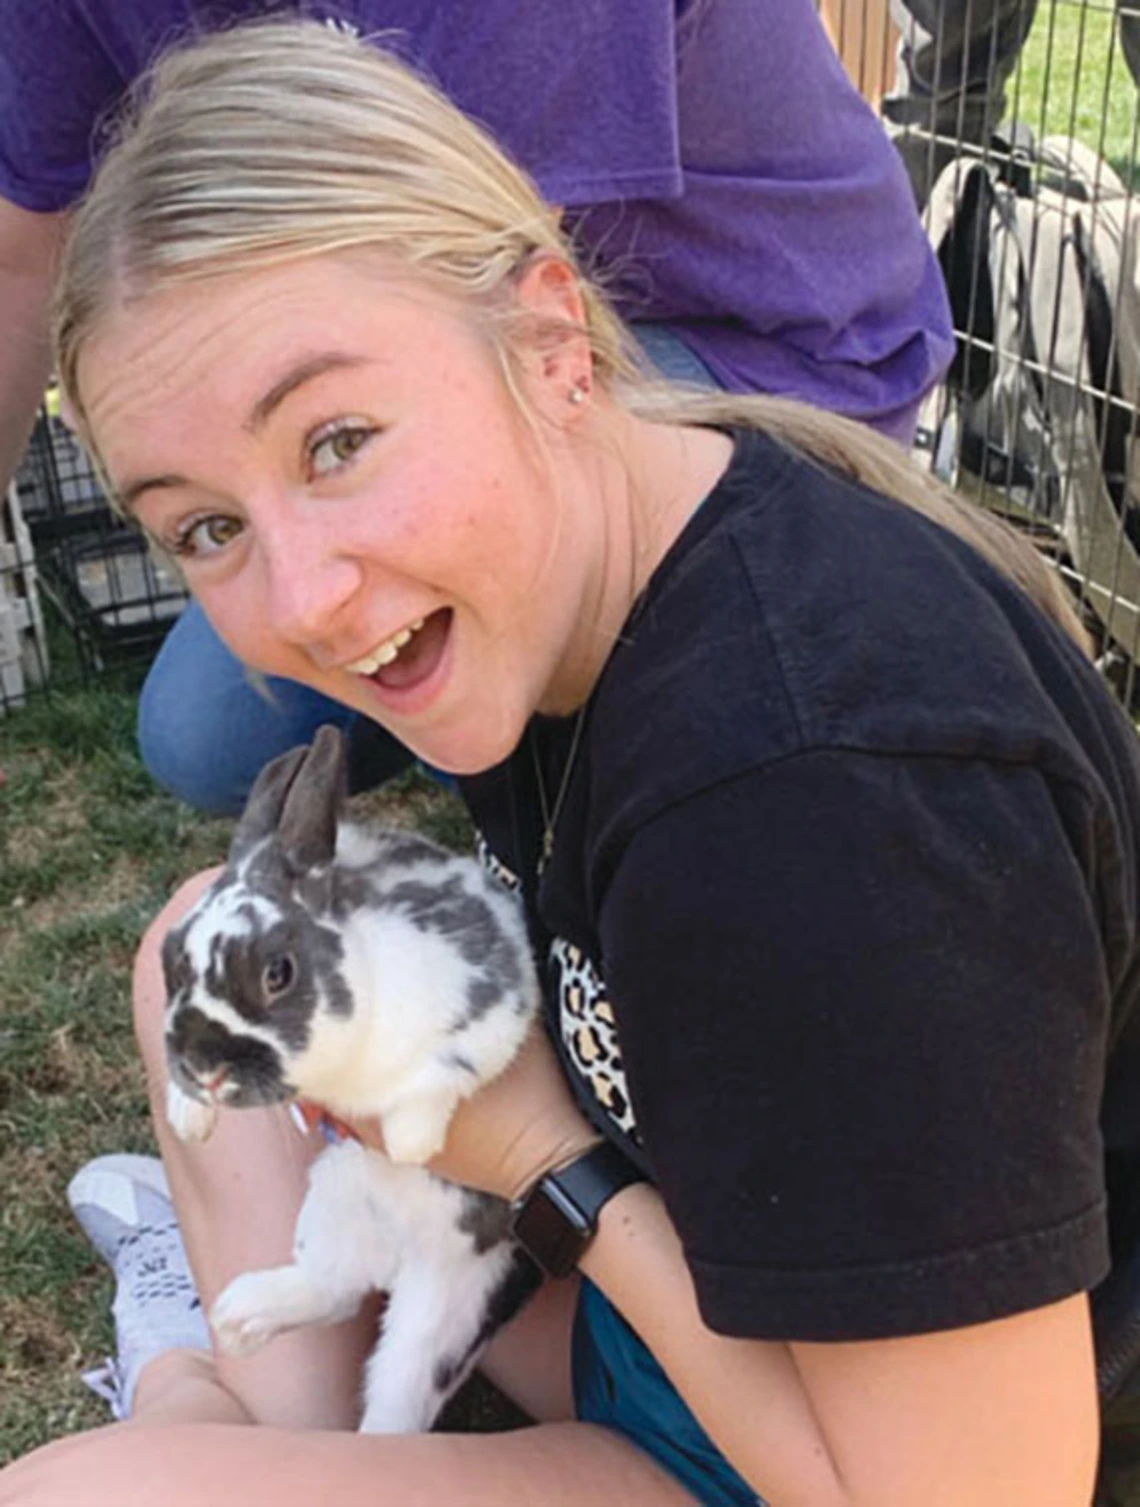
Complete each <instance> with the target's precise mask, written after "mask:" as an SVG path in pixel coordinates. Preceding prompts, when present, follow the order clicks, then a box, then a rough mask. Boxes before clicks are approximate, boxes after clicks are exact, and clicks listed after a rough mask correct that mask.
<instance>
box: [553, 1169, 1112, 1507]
mask: <svg viewBox="0 0 1140 1507" xmlns="http://www.w3.org/2000/svg"><path fill="white" fill-rule="evenodd" d="M581 1268H582V1271H583V1272H584V1273H585V1274H586V1275H587V1276H588V1277H589V1278H590V1279H591V1280H592V1281H593V1282H594V1283H596V1285H597V1286H598V1287H600V1288H601V1289H602V1291H603V1292H604V1293H605V1294H606V1296H607V1297H608V1298H609V1299H610V1300H611V1302H613V1303H614V1304H615V1306H616V1307H617V1308H618V1309H619V1310H620V1311H621V1313H622V1314H623V1315H624V1317H625V1318H626V1319H627V1321H628V1322H629V1323H630V1324H631V1325H632V1326H633V1328H634V1329H636V1330H637V1332H638V1333H639V1334H640V1336H641V1338H642V1339H643V1340H644V1341H645V1343H646V1344H647V1345H648V1346H649V1348H650V1349H651V1350H652V1351H653V1353H654V1355H655V1356H656V1357H657V1359H658V1360H659V1361H660V1363H661V1365H662V1366H663V1367H664V1368H665V1370H666V1371H667V1373H668V1374H669V1377H670V1379H671V1380H672V1381H673V1383H674V1385H675V1386H676V1387H677V1389H678V1391H679V1392H680V1393H681V1394H682V1396H683V1397H684V1398H685V1401H686V1402H687V1403H688V1404H689V1406H690V1408H691V1409H692V1410H693V1412H694V1413H695V1414H696V1416H697V1417H698V1418H699V1419H700V1421H701V1423H702V1425H703V1426H704V1428H705V1429H706V1430H707V1432H708V1433H709V1435H710V1437H711V1438H713V1439H714V1440H715V1441H716V1443H717V1444H718V1445H719V1447H720V1448H721V1450H722V1451H723V1452H724V1454H725V1455H726V1456H727V1457H728V1459H729V1460H730V1461H731V1462H732V1464H733V1465H734V1466H735V1467H736V1469H737V1470H739V1471H740V1473H741V1474H742V1475H743V1476H744V1477H745V1479H747V1480H748V1481H749V1482H751V1484H752V1485H754V1486H755V1488H756V1490H757V1491H758V1492H759V1493H760V1494H761V1495H763V1496H764V1497H765V1498H766V1499H767V1500H768V1501H769V1502H770V1503H771V1504H772V1507H916V1504H922V1507H1011V1504H1012V1503H1030V1502H1032V1503H1033V1507H1088V1503H1089V1502H1090V1500H1091V1497H1092V1490H1093V1476H1094V1473H1095V1465H1096V1449H1097V1408H1096V1389H1095V1379H1094V1368H1093V1354H1092V1340H1091V1333H1090V1327H1089V1322H1088V1312H1087V1302H1086V1299H1085V1298H1084V1296H1083V1295H1078V1296H1076V1297H1073V1298H1068V1299H1065V1300H1063V1301H1062V1302H1060V1303H1056V1304H1053V1305H1051V1306H1049V1307H1047V1308H1041V1309H1037V1310H1035V1311H1033V1312H1030V1313H1026V1314H1021V1315H1018V1316H1017V1317H1014V1318H1008V1319H1001V1320H997V1321H995V1322H993V1323H989V1324H979V1325H974V1326H971V1327H968V1328H963V1329H956V1330H950V1331H946V1332H943V1333H939V1334H931V1335H922V1336H917V1337H913V1338H905V1339H893V1340H878V1341H872V1342H866V1343H854V1344H853V1343H842V1344H810V1345H807V1344H783V1343H768V1342H764V1341H759V1340H740V1339H730V1338H726V1337H724V1336H722V1335H717V1334H714V1333H712V1331H711V1330H709V1329H707V1328H706V1327H705V1325H704V1324H703V1322H702V1321H701V1318H700V1315H699V1313H698V1311H697V1306H696V1298H695V1294H694V1291H693V1286H692V1282H691V1280H690V1278H689V1273H688V1269H687V1267H686V1265H685V1261H684V1256H683V1253H682V1250H681V1246H680V1243H679V1241H678V1240H677V1237H676V1234H675V1232H674V1230H673V1227H672V1225H671V1223H670V1221H669V1217H668V1214H667V1213H666V1212H665V1209H664V1206H663V1205H662V1203H661V1200H660V1198H659V1197H658V1195H657V1194H656V1193H655V1192H654V1191H653V1190H652V1189H650V1188H649V1187H647V1186H644V1185H642V1186H637V1187H633V1188H628V1189H626V1190H625V1191H624V1192H623V1193H620V1194H619V1195H618V1196H617V1197H616V1198H614V1199H613V1200H612V1201H611V1202H610V1203H609V1204H607V1205H606V1207H605V1208H604V1209H603V1211H602V1215H601V1219H600V1221H599V1226H598V1234H597V1236H596V1238H595V1240H594V1241H593V1243H592V1244H591V1246H590V1247H589V1249H588V1250H587V1251H586V1253H585V1256H584V1257H583V1260H582V1263H581Z"/></svg>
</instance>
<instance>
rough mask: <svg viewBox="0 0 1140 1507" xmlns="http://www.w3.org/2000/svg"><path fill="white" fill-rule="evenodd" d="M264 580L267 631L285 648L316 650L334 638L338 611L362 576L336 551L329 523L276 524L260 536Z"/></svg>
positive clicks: (332, 524) (347, 556)
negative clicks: (263, 552) (282, 641)
mask: <svg viewBox="0 0 1140 1507" xmlns="http://www.w3.org/2000/svg"><path fill="white" fill-rule="evenodd" d="M262 547H263V549H264V551H265V557H266V569H267V575H268V601H267V604H266V605H267V612H268V617H269V624H268V626H269V627H270V628H271V629H272V630H273V631H274V632H276V633H278V634H279V635H280V636H281V637H282V638H284V639H285V640H287V641H288V642H289V643H291V644H293V645H295V646H297V647H299V648H305V649H312V648H313V647H319V646H320V645H321V644H322V642H323V641H326V640H328V639H329V638H331V637H332V635H333V634H334V633H335V631H336V628H337V624H338V620H339V617H340V614H341V613H342V611H343V610H344V609H345V608H346V607H347V606H348V605H349V603H350V602H351V601H352V598H353V597H354V596H355V595H356V592H357V591H358V590H359V588H360V584H361V579H362V574H361V570H360V567H359V565H358V564H357V562H356V561H355V560H354V559H353V557H352V556H351V554H349V553H347V552H345V551H344V550H343V549H342V548H340V547H338V545H337V540H336V536H335V520H334V519H331V518H329V516H328V514H327V513H326V515H325V517H324V518H323V519H320V520H314V521H313V522H309V523H306V522H304V521H302V520H296V519H295V520H293V521H291V522H288V523H278V525H277V526H275V527H274V528H273V530H272V531H271V532H270V534H269V535H268V537H267V536H266V535H265V534H264V533H263V535H262Z"/></svg>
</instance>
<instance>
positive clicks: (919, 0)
mask: <svg viewBox="0 0 1140 1507" xmlns="http://www.w3.org/2000/svg"><path fill="white" fill-rule="evenodd" d="M1116 9H1117V16H1118V18H1119V22H1120V48H1121V51H1122V52H1123V54H1124V58H1125V61H1126V62H1127V64H1128V67H1129V69H1130V70H1131V73H1132V77H1133V78H1134V79H1135V80H1136V81H1137V82H1138V83H1140V12H1138V11H1137V7H1136V0H1116ZM891 11H892V14H893V17H894V20H895V21H896V23H897V24H898V26H899V29H900V30H901V32H902V42H901V44H900V46H899V59H898V80H897V83H896V86H895V88H894V90H893V92H892V93H891V94H889V95H888V96H887V97H886V99H884V101H883V115H884V117H885V118H886V121H887V129H888V130H889V131H890V132H891V135H892V137H893V138H894V142H895V145H896V147H898V149H899V152H900V154H901V155H902V159H903V162H904V163H905V164H906V169H907V172H908V173H909V174H910V180H911V183H912V185H913V187H914V191H915V195H916V197H917V199H918V202H919V204H920V205H922V204H925V202H926V198H927V195H928V194H929V192H930V189H931V186H932V185H933V183H934V180H935V178H936V177H937V176H938V174H939V173H940V172H941V170H942V168H943V167H945V165H946V164H947V163H948V162H949V161H951V159H952V158H953V157H955V156H956V155H957V153H958V150H959V147H958V143H959V142H967V143H970V144H972V145H974V146H977V147H984V146H985V144H986V143H987V142H988V140H989V138H990V136H991V134H992V133H993V131H994V130H995V129H996V128H997V127H998V126H999V125H1000V124H1001V120H1002V117H1003V116H1004V114H1005V106H1006V95H1005V86H1006V84H1007V82H1008V81H1009V77H1010V75H1011V74H1012V73H1013V70H1014V69H1015V68H1016V67H1017V60H1018V57H1019V56H1020V54H1021V49H1022V46H1023V45H1024V43H1025V39H1026V37H1028V35H1029V32H1030V29H1031V27H1032V26H1033V20H1034V17H1035V16H1036V14H1037V0H891Z"/></svg>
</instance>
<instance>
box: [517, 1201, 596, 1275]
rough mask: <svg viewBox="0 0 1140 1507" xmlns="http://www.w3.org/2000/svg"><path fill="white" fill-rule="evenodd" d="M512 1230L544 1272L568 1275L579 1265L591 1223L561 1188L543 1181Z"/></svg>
mask: <svg viewBox="0 0 1140 1507" xmlns="http://www.w3.org/2000/svg"><path fill="white" fill-rule="evenodd" d="M511 1233H512V1235H513V1236H514V1238H515V1239H516V1240H517V1241H518V1243H519V1244H520V1245H521V1246H522V1248H523V1250H524V1251H526V1253H527V1255H529V1256H532V1257H533V1258H534V1260H535V1261H537V1262H538V1264H539V1266H541V1267H542V1269H543V1271H544V1272H546V1273H547V1274H548V1275H549V1276H551V1277H565V1276H568V1275H569V1273H570V1272H572V1271H573V1270H574V1267H575V1266H576V1265H577V1262H578V1257H579V1256H580V1255H581V1254H582V1250H583V1248H584V1247H585V1244H586V1240H587V1238H588V1236H589V1233H590V1225H589V1223H588V1222H587V1220H586V1218H585V1216H584V1215H583V1214H582V1211H581V1209H579V1208H578V1206H577V1204H574V1203H571V1201H570V1200H569V1199H568V1198H567V1197H566V1195H565V1194H564V1193H563V1192H562V1191H561V1189H559V1188H558V1187H557V1186H555V1185H554V1184H552V1183H549V1182H542V1183H540V1184H539V1185H538V1187H537V1188H535V1189H534V1191H533V1192H532V1193H531V1194H530V1196H529V1198H527V1200H526V1202H525V1203H524V1204H523V1205H522V1206H521V1207H520V1208H519V1209H518V1210H517V1211H516V1213H515V1217H514V1221H513V1224H512V1229H511Z"/></svg>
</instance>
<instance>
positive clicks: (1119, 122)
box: [1008, 0, 1140, 187]
mask: <svg viewBox="0 0 1140 1507" xmlns="http://www.w3.org/2000/svg"><path fill="white" fill-rule="evenodd" d="M1138 100H1140V95H1138V93H1137V90H1136V87H1135V85H1134V83H1133V80H1132V75H1131V73H1130V72H1129V69H1128V65H1127V63H1126V62H1125V59H1124V55H1123V53H1122V52H1121V49H1120V38H1119V33H1118V32H1117V30H1116V21H1115V16H1114V14H1113V7H1112V0H1088V3H1087V4H1084V3H1081V0H1041V4H1040V5H1039V7H1038V12H1037V18H1036V20H1035V21H1034V24H1033V30H1032V32H1031V33H1030V36H1029V39H1028V41H1027V42H1026V44H1025V48H1024V50H1023V51H1022V54H1021V61H1020V66H1019V68H1018V71H1017V74H1016V75H1015V76H1014V78H1013V79H1012V80H1011V81H1010V87H1009V105H1008V113H1009V114H1010V115H1013V116H1015V117H1016V118H1017V119H1019V120H1021V121H1024V123H1025V124H1026V125H1028V126H1029V127H1030V128H1031V129H1032V130H1033V132H1034V133H1035V135H1036V136H1037V137H1038V138H1040V137H1043V136H1050V135H1060V136H1076V137H1078V138H1079V139H1080V140H1081V141H1083V142H1085V143H1086V144H1087V145H1088V146H1091V147H1093V148H1095V150H1096V151H1098V152H1099V153H1100V154H1101V156H1103V157H1105V158H1107V160H1108V161H1109V162H1110V163H1111V164H1112V166H1113V167H1114V168H1115V169H1116V171H1117V172H1118V173H1119V174H1120V176H1121V177H1122V178H1123V180H1124V182H1125V184H1126V185H1129V186H1131V187H1136V186H1137V119H1138V115H1137V110H1138Z"/></svg>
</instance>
